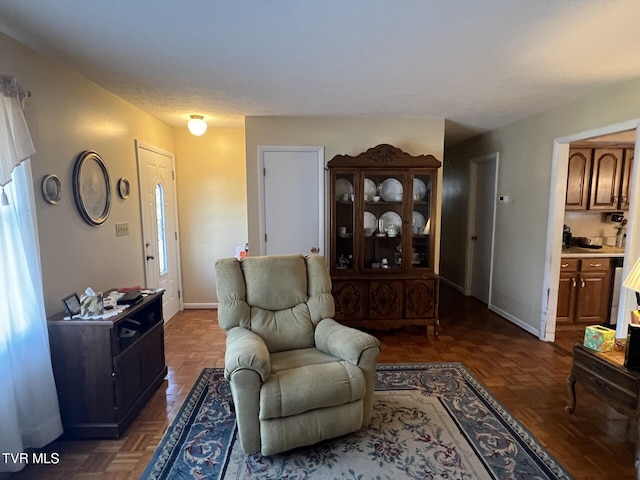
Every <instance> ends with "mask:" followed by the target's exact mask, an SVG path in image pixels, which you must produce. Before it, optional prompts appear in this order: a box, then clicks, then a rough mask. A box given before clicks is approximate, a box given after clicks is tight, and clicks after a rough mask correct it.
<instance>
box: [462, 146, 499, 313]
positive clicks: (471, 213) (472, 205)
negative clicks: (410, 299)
mask: <svg viewBox="0 0 640 480" xmlns="http://www.w3.org/2000/svg"><path fill="white" fill-rule="evenodd" d="M483 162H495V167H496V169H495V178H494V185H493V192H494V195H493V197H494V198H493V221H492V224H491V264H490V266H489V296H488V299H487V307H490V306H491V293H492V285H493V260H494V248H495V235H496V213H497V211H496V207H497V197H496V196H497V194H498V176H499V165H500V154H499V153H498V152H493V153H489V154H487V155H482V156H480V157H474V158H471V159H470V160H469V203H468V208H467V239H466V242H465V243H466V249H465V255H466V261H465V276H464V288H463V294H464V295H467V296H469V295H471V286H472V281H473V260H474V252H475V246H474V241H473V240H472V239H471V235H472V232H473V230H474V227H475V222H476V207H477V205H476V195H477V193H478V163H483Z"/></svg>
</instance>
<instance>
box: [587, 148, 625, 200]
mask: <svg viewBox="0 0 640 480" xmlns="http://www.w3.org/2000/svg"><path fill="white" fill-rule="evenodd" d="M623 161H624V149H622V148H594V149H593V169H592V173H591V195H590V198H589V210H616V209H618V208H620V205H619V201H620V182H621V178H622V163H623Z"/></svg>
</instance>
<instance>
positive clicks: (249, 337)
mask: <svg viewBox="0 0 640 480" xmlns="http://www.w3.org/2000/svg"><path fill="white" fill-rule="evenodd" d="M243 369H248V370H252V371H254V372H256V373H257V374H258V375H260V378H261V379H262V381H263V382H264V380H265V378H267V376H268V375H269V374H270V373H271V358H270V355H269V350H267V346H266V344H265V343H264V340H263V339H262V338H260V336H258V335H256V334H255V333H253V332H252V331H251V330H247V329H246V328H243V327H234V328H232V329H231V330H229V331H227V351H226V353H225V356H224V375H225V377H226V378H227V379H228V378H230V377H231V374H233V373H234V372H236V371H237V370H243Z"/></svg>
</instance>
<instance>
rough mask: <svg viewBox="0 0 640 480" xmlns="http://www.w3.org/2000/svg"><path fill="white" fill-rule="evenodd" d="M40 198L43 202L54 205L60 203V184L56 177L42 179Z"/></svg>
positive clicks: (49, 176)
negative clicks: (42, 198)
mask: <svg viewBox="0 0 640 480" xmlns="http://www.w3.org/2000/svg"><path fill="white" fill-rule="evenodd" d="M41 187H42V196H43V197H44V201H45V202H47V203H50V204H51V205H55V204H56V203H58V202H59V201H60V196H61V194H62V184H61V183H60V179H59V178H58V177H57V176H56V175H45V176H44V177H42V184H41Z"/></svg>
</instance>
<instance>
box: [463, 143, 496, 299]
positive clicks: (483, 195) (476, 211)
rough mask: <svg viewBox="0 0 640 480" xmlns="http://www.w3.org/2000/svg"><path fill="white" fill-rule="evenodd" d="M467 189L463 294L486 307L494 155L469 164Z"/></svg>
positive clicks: (490, 265)
mask: <svg viewBox="0 0 640 480" xmlns="http://www.w3.org/2000/svg"><path fill="white" fill-rule="evenodd" d="M469 186H470V189H469V208H468V212H469V213H468V217H467V232H469V236H468V238H467V242H466V256H467V260H466V262H465V265H466V272H465V285H464V294H465V295H471V296H473V297H475V298H477V299H478V300H480V301H481V302H483V303H485V304H487V306H490V305H491V282H492V274H493V250H494V236H495V229H496V224H495V219H496V196H497V191H498V153H497V152H495V153H491V154H489V155H485V156H482V157H478V158H472V159H471V160H470V161H469Z"/></svg>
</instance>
